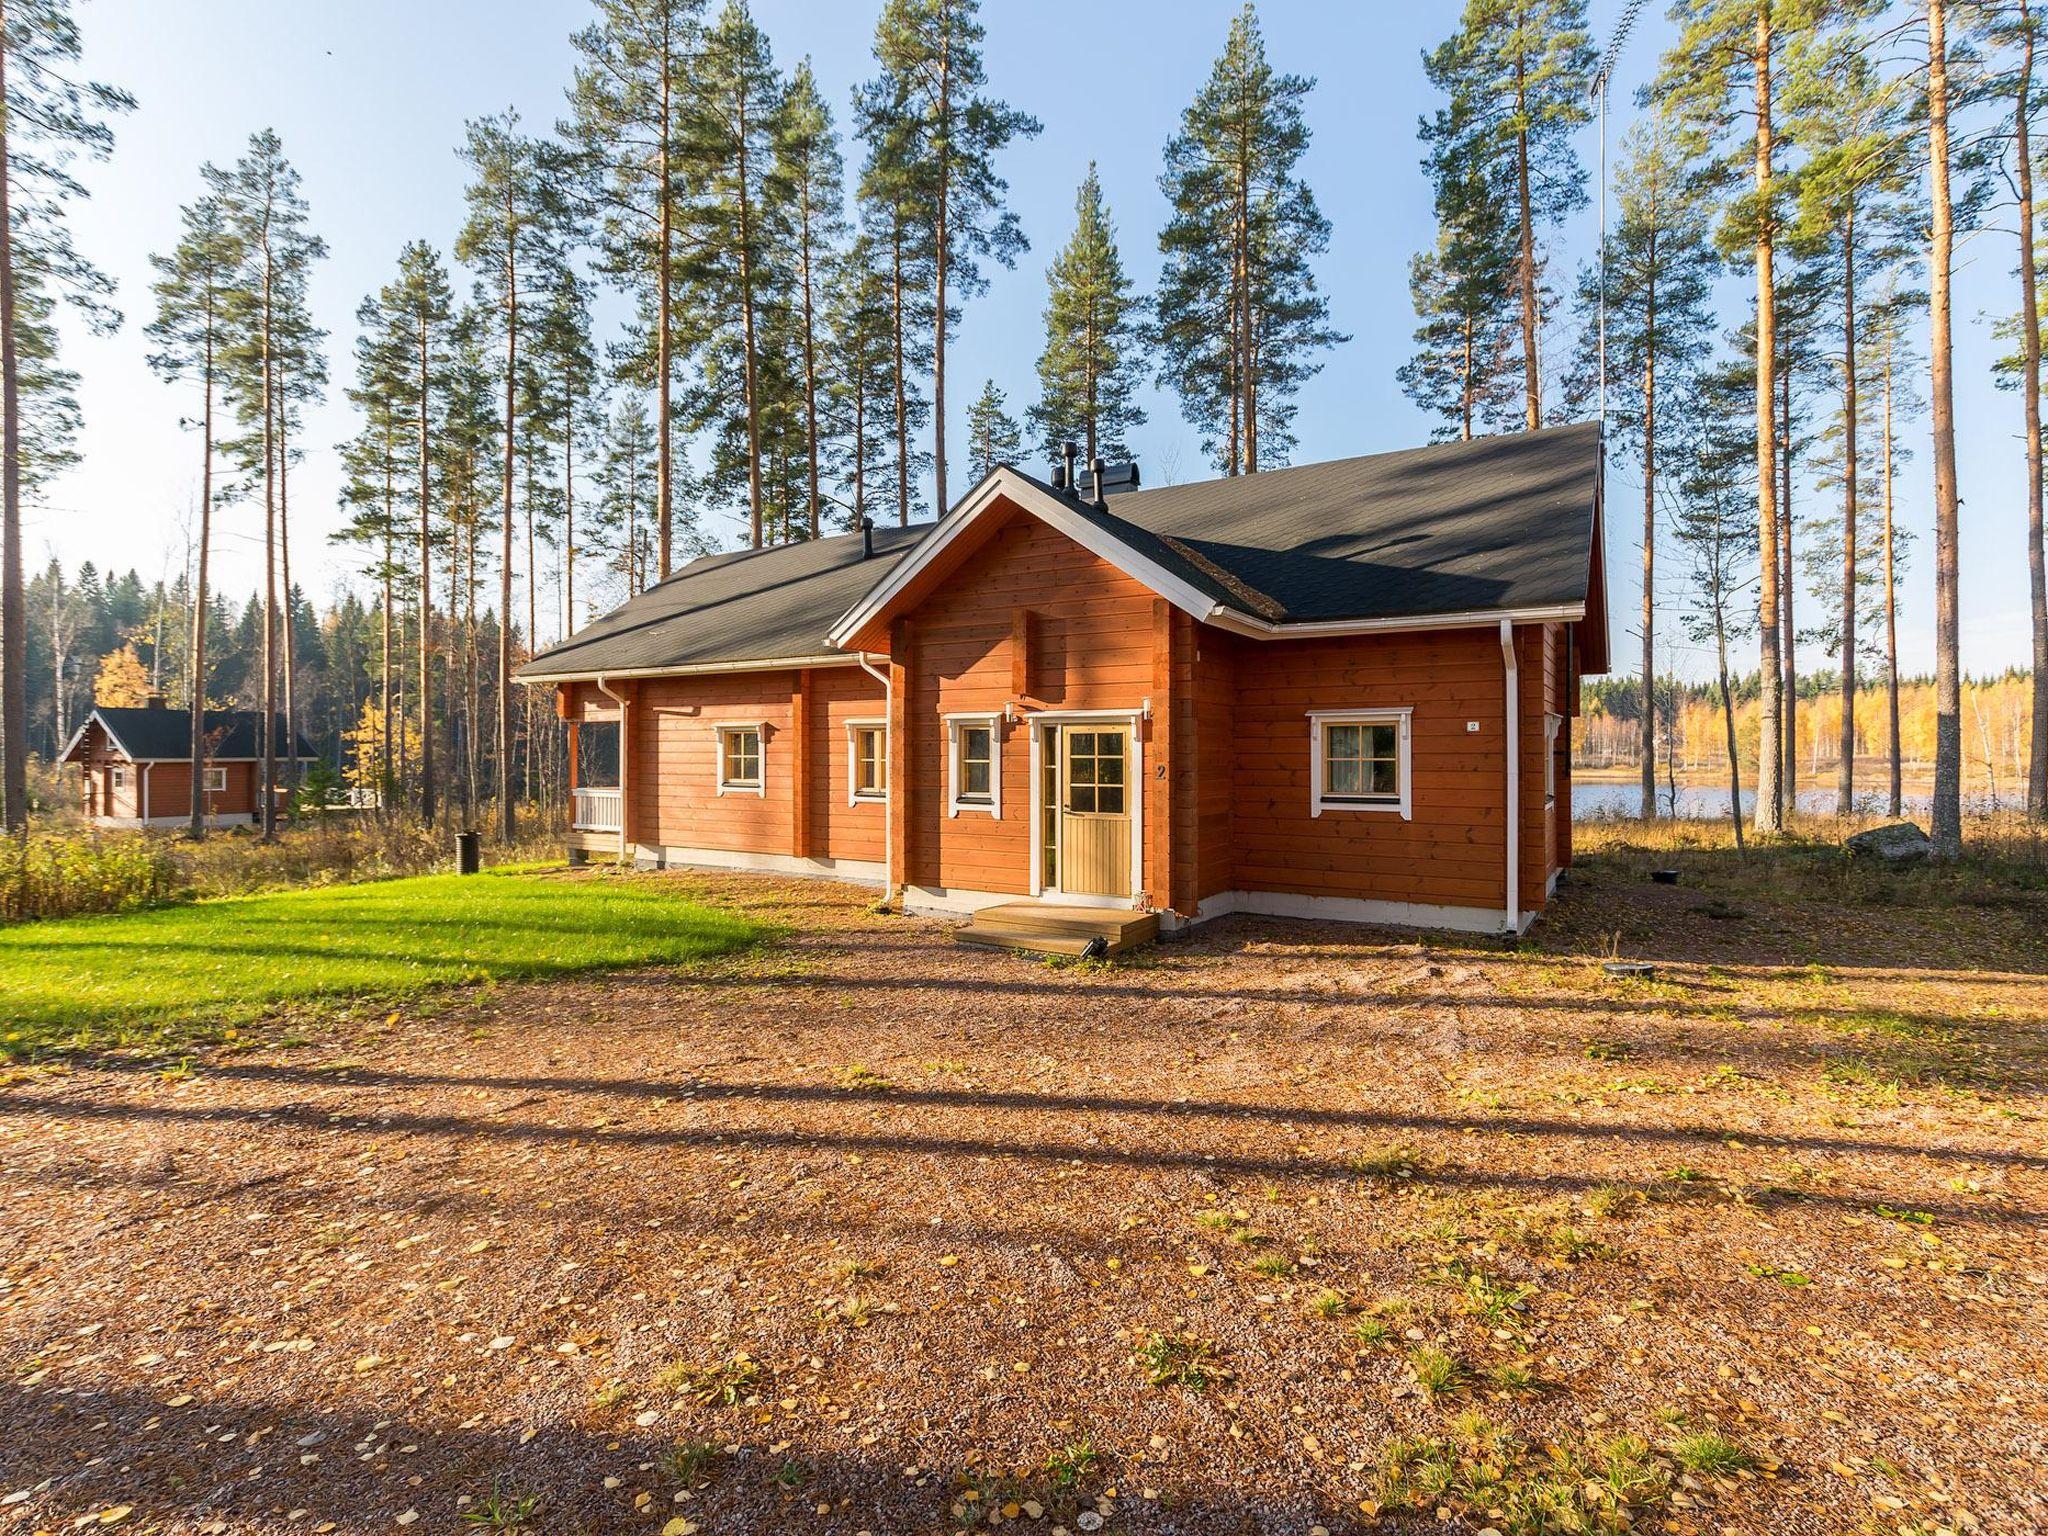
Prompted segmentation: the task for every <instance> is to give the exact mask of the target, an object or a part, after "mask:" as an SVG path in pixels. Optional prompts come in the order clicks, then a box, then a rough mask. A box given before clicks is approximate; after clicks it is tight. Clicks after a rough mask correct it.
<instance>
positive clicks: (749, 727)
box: [711, 720, 768, 800]
mask: <svg viewBox="0 0 2048 1536" xmlns="http://www.w3.org/2000/svg"><path fill="white" fill-rule="evenodd" d="M728 731H752V732H754V733H755V741H756V742H757V744H758V745H759V747H760V750H759V751H758V752H756V753H755V754H754V757H755V761H756V762H757V763H759V765H760V767H759V770H758V771H759V772H760V775H761V777H760V778H758V779H757V780H755V781H754V782H753V783H751V784H728V783H727V782H726V779H725V737H726V733H727V732H728ZM711 740H712V750H713V752H714V753H715V757H714V759H713V763H712V772H713V773H714V774H715V775H716V776H717V780H716V781H717V784H718V792H719V793H720V794H721V795H754V796H757V797H758V798H760V799H763V800H765V799H767V798H768V722H767V721H765V720H719V721H715V722H714V723H713V724H712V727H711Z"/></svg>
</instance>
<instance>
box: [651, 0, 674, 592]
mask: <svg viewBox="0 0 2048 1536" xmlns="http://www.w3.org/2000/svg"><path fill="white" fill-rule="evenodd" d="M674 42H675V38H674V36H673V33H672V30H671V28H670V25H669V21H668V15H667V11H666V8H664V11H663V16H662V28H661V149H660V152H659V153H658V154H657V155H656V156H655V160H656V163H657V164H658V165H659V167H660V172H659V174H660V177H661V186H660V188H659V189H658V190H657V191H656V193H655V203H656V204H657V206H658V208H659V223H660V228H659V230H658V232H657V234H656V236H655V258H654V259H655V273H654V503H655V505H654V521H655V529H656V532H655V541H656V544H657V546H658V549H657V558H656V565H657V567H658V568H659V569H660V571H661V577H662V580H664V581H666V580H667V579H668V573H669V570H670V561H671V560H672V558H673V550H672V542H671V541H672V533H671V526H672V524H673V520H674V519H673V511H672V509H673V508H674V506H675V469H674V456H673V449H672V445H671V443H670V441H669V438H670V433H669V373H670V371H671V369H672V367H673V358H672V356H671V354H672V352H673V350H674V345H675V344H674V340H673V327H674V318H673V314H672V311H673V308H674V294H673V293H672V292H671V291H670V290H671V287H672V283H671V279H670V265H671V263H672V262H673V260H674V256H675V235H676V221H675V208H674V197H673V189H672V187H671V185H670V178H671V175H672V171H671V167H670V165H669V139H670V132H669V125H670V121H671V114H672V113H673V112H674V110H675V78H674V70H675V63H674V60H675V49H674V47H673V44H674Z"/></svg>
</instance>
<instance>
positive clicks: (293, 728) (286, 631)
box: [277, 379, 299, 792]
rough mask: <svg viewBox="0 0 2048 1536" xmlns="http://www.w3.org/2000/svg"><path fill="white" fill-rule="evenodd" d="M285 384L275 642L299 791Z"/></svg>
mask: <svg viewBox="0 0 2048 1536" xmlns="http://www.w3.org/2000/svg"><path fill="white" fill-rule="evenodd" d="M286 388H287V384H286V382H285V381H284V380H282V379H281V380H279V384H278V398H277V561H278V567H279V578H280V580H281V581H282V582H283V584H284V612H283V613H282V614H281V615H280V619H281V627H280V629H279V631H278V639H279V640H280V641H281V642H282V645H283V650H284V783H285V788H286V789H287V790H288V791H293V792H296V791H297V789H298V787H299V693H298V687H299V668H298V654H299V648H298V644H297V641H296V639H295V638H294V636H293V634H292V628H293V626H292V517H291V469H290V465H291V456H292V455H291V443H290V436H291V409H290V407H289V405H288V404H287V403H286V399H285V390H286Z"/></svg>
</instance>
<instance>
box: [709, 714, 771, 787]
mask: <svg viewBox="0 0 2048 1536" xmlns="http://www.w3.org/2000/svg"><path fill="white" fill-rule="evenodd" d="M718 792H719V793H720V794H721V795H765V794H766V793H767V790H766V789H764V788H763V787H762V784H761V727H760V726H758V725H721V726H720V727H719V728H718Z"/></svg>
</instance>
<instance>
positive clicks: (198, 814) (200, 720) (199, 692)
mask: <svg viewBox="0 0 2048 1536" xmlns="http://www.w3.org/2000/svg"><path fill="white" fill-rule="evenodd" d="M0 206H4V204H0ZM4 217H5V214H4V212H0V219H4ZM213 303H214V288H213V282H212V280H211V279H210V278H209V279H208V281H207V285H206V340H205V342H204V343H203V345H204V347H205V360H204V361H203V362H202V363H201V364H200V370H199V380H200V383H201V384H202V385H203V386H204V388H205V390H206V403H205V404H204V406H202V407H201V409H200V412H199V559H198V561H197V569H198V574H197V581H196V586H195V589H194V592H193V601H192V701H191V702H192V814H191V816H190V818H189V819H188V820H187V822H186V825H185V835H186V836H188V837H190V838H192V839H194V840H195V841H196V840H199V839H203V838H204V837H205V836H206V581H207V568H206V567H207V554H208V551H209V549H210V548H211V546H212V543H213V350H214V341H213V334H214V309H213Z"/></svg>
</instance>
